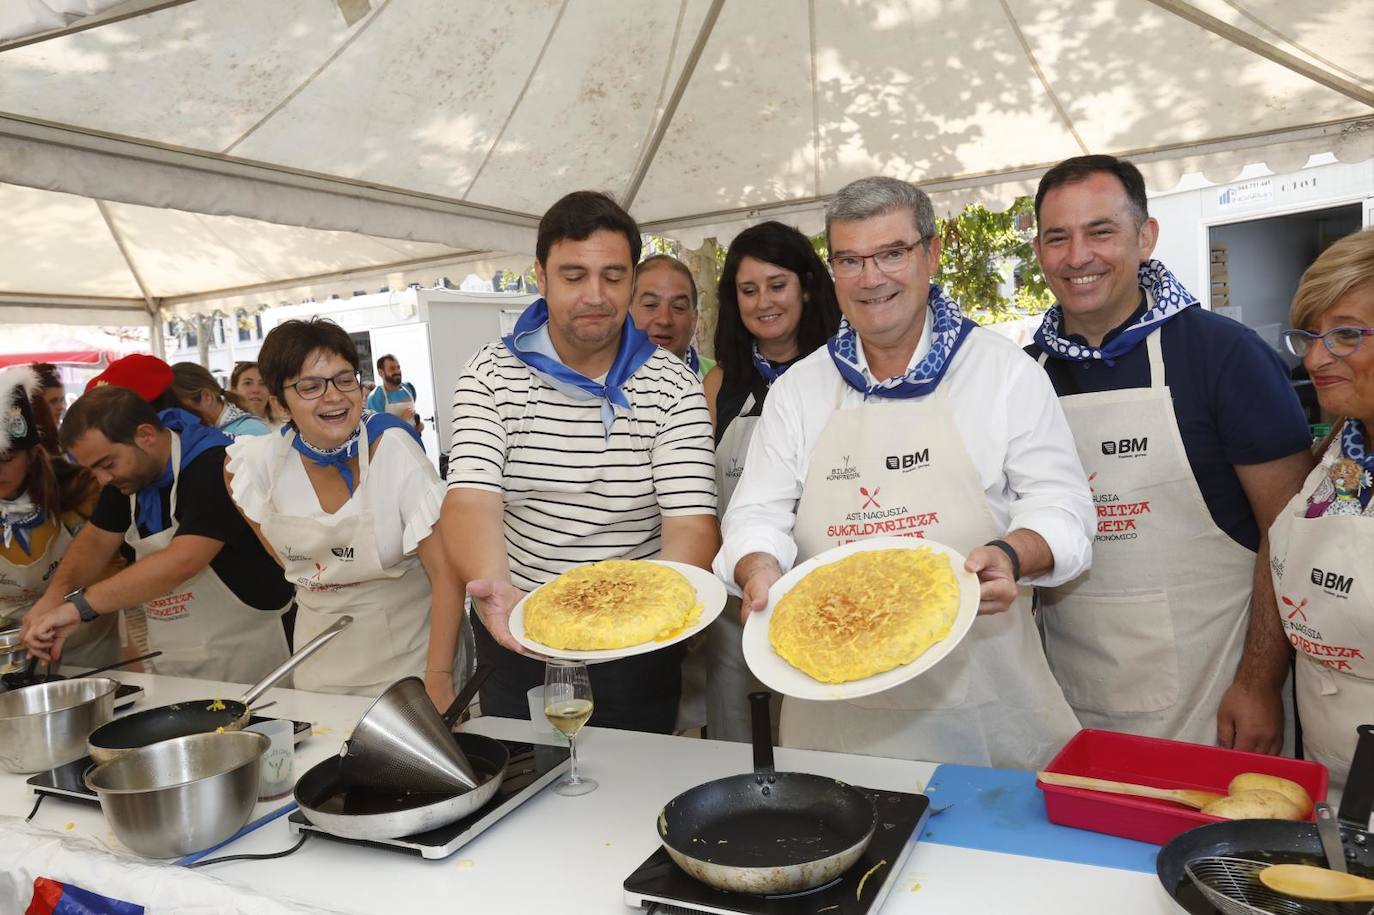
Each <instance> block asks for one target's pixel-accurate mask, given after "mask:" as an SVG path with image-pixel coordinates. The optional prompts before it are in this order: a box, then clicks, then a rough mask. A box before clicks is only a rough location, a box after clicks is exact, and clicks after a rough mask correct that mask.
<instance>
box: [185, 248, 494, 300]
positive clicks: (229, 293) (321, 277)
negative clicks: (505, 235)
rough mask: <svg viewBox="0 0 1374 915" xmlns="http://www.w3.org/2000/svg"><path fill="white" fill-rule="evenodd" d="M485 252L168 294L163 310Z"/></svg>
mask: <svg viewBox="0 0 1374 915" xmlns="http://www.w3.org/2000/svg"><path fill="white" fill-rule="evenodd" d="M486 253H487V252H482V251H455V252H454V253H453V254H441V255H437V256H435V257H421V258H415V259H412V260H404V261H392V262H389V263H385V264H373V265H372V266H362V267H351V268H349V269H348V270H335V271H331V272H329V273H313V274H309V275H306V276H293V277H288V278H286V279H281V280H272V281H271V282H268V283H254V284H252V285H249V286H226V287H225V288H223V289H210V290H206V291H205V292H195V293H187V294H185V295H169V296H164V297H163V299H162V300H161V301H162V304H163V305H164V306H165V307H168V308H172V307H175V306H177V305H186V304H190V303H194V302H208V301H212V300H214V299H227V298H231V297H233V296H239V295H253V294H255V293H266V292H272V291H274V290H277V289H291V288H293V287H295V286H307V285H310V284H312V283H321V282H328V281H338V280H346V279H348V278H350V277H354V276H370V275H372V274H376V273H396V272H398V271H402V270H417V269H419V268H421V267H438V266H442V265H445V264H448V263H452V262H457V261H462V260H471V259H473V258H475V257H480V256H483V255H484V254H486Z"/></svg>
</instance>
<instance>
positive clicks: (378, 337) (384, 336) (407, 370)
mask: <svg viewBox="0 0 1374 915" xmlns="http://www.w3.org/2000/svg"><path fill="white" fill-rule="evenodd" d="M368 333H369V334H370V335H371V337H372V360H373V364H374V371H375V364H376V361H377V360H378V359H380V358H381V357H382V356H384V355H391V356H395V357H396V361H398V362H400V363H401V380H402V381H408V382H410V383H411V384H413V385H415V410H416V412H417V413H418V414H419V416H420V418H421V419H423V420H424V421H425V428H424V430H423V431H422V432H421V433H420V438H421V439H422V440H423V441H424V443H425V453H426V454H428V455H429V459H430V460H431V461H432V462H433V463H434V466H435V468H436V469H437V468H438V466H439V439H438V434H437V431H436V428H437V427H436V426H435V416H436V415H437V413H436V411H435V409H434V404H435V398H434V366H433V363H431V361H430V352H429V325H427V324H419V323H415V324H393V325H391V326H390V327H374V328H372V329H371V330H369V331H368ZM377 383H378V384H381V381H380V380H378V382H377Z"/></svg>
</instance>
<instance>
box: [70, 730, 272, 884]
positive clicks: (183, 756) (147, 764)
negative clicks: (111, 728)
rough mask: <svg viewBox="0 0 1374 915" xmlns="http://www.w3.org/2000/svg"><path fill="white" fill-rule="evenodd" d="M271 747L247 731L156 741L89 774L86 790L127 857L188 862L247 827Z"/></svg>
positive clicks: (257, 735)
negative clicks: (129, 853) (96, 801)
mask: <svg viewBox="0 0 1374 915" xmlns="http://www.w3.org/2000/svg"><path fill="white" fill-rule="evenodd" d="M270 743H271V741H269V740H268V739H267V738H266V737H265V736H263V735H262V734H257V733H254V732H251V731H226V732H224V733H222V734H215V733H211V734H191V735H188V736H186V737H177V738H175V739H172V740H163V741H159V742H158V743H154V744H149V745H148V746H146V747H139V748H138V749H136V750H131V751H130V752H128V753H127V754H125V755H124V756H121V757H119V758H118V759H115V760H112V761H110V762H107V763H105V764H104V765H101V766H96V767H95V768H93V769H91V770H90V771H89V772H87V773H86V787H87V788H90V789H91V790H92V791H94V792H95V793H96V794H97V795H98V796H99V797H100V807H101V809H102V810H104V811H105V819H106V820H108V821H109V823H110V828H111V829H113V830H114V834H115V836H117V837H118V838H119V841H121V842H123V843H124V844H125V845H127V846H128V847H129V849H130V850H132V851H134V852H135V853H137V854H140V855H142V856H144V857H145V858H176V857H180V856H182V855H189V854H190V853H191V852H194V851H200V850H201V849H204V848H209V847H210V846H211V845H215V844H217V843H219V842H222V841H224V840H225V839H227V838H229V837H230V836H231V835H233V834H234V833H235V832H237V831H238V830H239V828H240V827H242V826H243V824H244V823H247V822H248V817H249V816H251V815H252V813H253V805H254V804H255V803H257V800H258V774H259V771H260V769H261V768H262V757H263V754H264V753H266V752H267V748H268V746H269V745H270Z"/></svg>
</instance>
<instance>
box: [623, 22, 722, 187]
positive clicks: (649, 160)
mask: <svg viewBox="0 0 1374 915" xmlns="http://www.w3.org/2000/svg"><path fill="white" fill-rule="evenodd" d="M724 5H725V0H711V6H710V8H709V9H707V10H706V17H705V18H704V19H703V20H702V22H701V29H700V30H699V31H698V32H697V37H696V41H694V42H692V50H691V51H689V52H688V54H687V60H686V61H685V62H684V63H683V65H682V72H681V73H679V74H678V78H677V85H675V86H673V94H672V95H671V96H669V98H668V105H667V107H666V108H665V109H664V111H663V116H662V117H660V118H659V120H658V126H656V127H655V128H654V134H653V136H652V137H651V138H650V139H649V145H648V146H646V147H645V148H644V150H643V151H642V152H641V153H640V157H639V162H638V163H637V164H636V165H635V170H634V172H633V173H632V174H631V175H630V181H629V184H627V185H626V187H625V195H624V199H623V200H622V201H621V206H623V207H624V208H625V209H626V210H628V209H630V207H631V206H633V205H634V202H635V198H636V197H638V196H639V188H640V186H641V185H642V184H643V183H644V177H645V175H647V174H648V173H649V166H651V165H653V164H654V157H655V156H657V155H658V147H659V145H660V144H662V143H663V138H664V137H665V136H666V135H667V133H668V128H669V126H671V125H672V123H673V115H675V114H677V106H678V104H679V103H681V101H682V96H683V95H685V94H686V93H687V84H688V83H690V82H691V81H692V74H693V73H694V72H696V68H697V62H698V61H699V60H701V54H702V52H703V51H705V50H706V42H707V41H708V40H709V39H710V37H711V32H712V31H713V30H714V29H715V27H716V20H717V19H718V18H719V17H720V8H721V7H722V6H724Z"/></svg>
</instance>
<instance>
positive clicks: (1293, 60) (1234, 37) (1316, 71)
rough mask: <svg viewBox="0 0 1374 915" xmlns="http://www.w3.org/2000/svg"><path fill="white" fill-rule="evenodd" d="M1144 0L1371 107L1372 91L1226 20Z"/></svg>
mask: <svg viewBox="0 0 1374 915" xmlns="http://www.w3.org/2000/svg"><path fill="white" fill-rule="evenodd" d="M1146 2H1147V3H1152V4H1154V5H1155V6H1157V7H1159V8H1160V9H1162V10H1164V11H1165V12H1167V13H1172V14H1174V15H1175V16H1177V17H1178V18H1180V19H1182V20H1184V21H1186V22H1191V23H1192V24H1193V25H1195V26H1197V27H1198V28H1201V29H1205V30H1207V31H1208V32H1211V33H1212V34H1213V35H1216V36H1217V37H1218V38H1221V39H1223V40H1225V41H1229V42H1231V43H1232V44H1234V45H1236V46H1238V47H1240V48H1243V49H1245V50H1246V51H1249V52H1251V53H1252V54H1256V55H1258V56H1260V57H1263V58H1264V59H1265V60H1267V61H1269V62H1270V63H1275V64H1278V65H1279V66H1281V67H1284V68H1285V69H1288V70H1291V71H1292V72H1294V73H1296V74H1298V75H1299V76H1302V77H1305V78H1307V79H1309V80H1311V81H1312V82H1314V83H1317V84H1318V85H1320V86H1325V87H1326V88H1327V89H1330V90H1332V91H1334V92H1339V93H1340V94H1341V95H1344V96H1345V97H1347V98H1350V99H1354V100H1355V101H1357V102H1360V103H1361V104H1364V105H1368V106H1369V107H1371V108H1374V91H1370V90H1368V89H1365V88H1364V87H1362V86H1358V85H1356V84H1355V83H1353V82H1351V81H1350V80H1348V79H1342V78H1341V77H1339V76H1335V75H1333V74H1331V73H1327V72H1326V71H1325V70H1322V69H1320V68H1319V67H1316V66H1313V65H1312V64H1310V63H1308V62H1307V61H1305V60H1303V59H1302V58H1300V57H1297V56H1295V55H1293V54H1289V53H1288V52H1287V51H1281V50H1279V49H1278V48H1276V47H1274V46H1273V45H1272V44H1270V43H1269V42H1267V41H1264V40H1262V39H1260V38H1259V37H1257V36H1255V35H1251V34H1250V33H1249V32H1246V31H1245V30H1243V29H1238V28H1236V27H1235V26H1233V25H1231V24H1230V23H1229V22H1223V21H1222V20H1220V19H1218V18H1216V17H1215V16H1213V15H1211V14H1209V13H1204V12H1203V11H1202V10H1200V9H1198V8H1197V7H1195V6H1193V5H1192V4H1189V3H1184V2H1183V0H1146Z"/></svg>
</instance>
